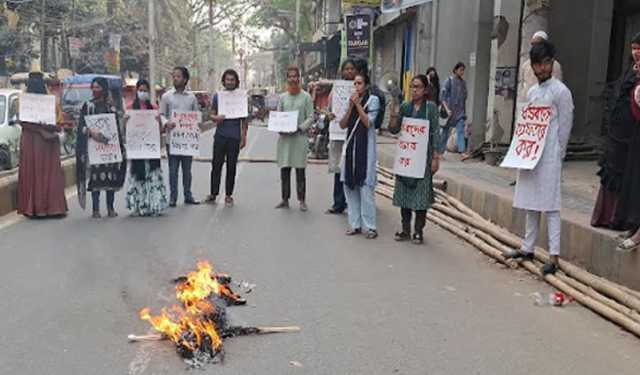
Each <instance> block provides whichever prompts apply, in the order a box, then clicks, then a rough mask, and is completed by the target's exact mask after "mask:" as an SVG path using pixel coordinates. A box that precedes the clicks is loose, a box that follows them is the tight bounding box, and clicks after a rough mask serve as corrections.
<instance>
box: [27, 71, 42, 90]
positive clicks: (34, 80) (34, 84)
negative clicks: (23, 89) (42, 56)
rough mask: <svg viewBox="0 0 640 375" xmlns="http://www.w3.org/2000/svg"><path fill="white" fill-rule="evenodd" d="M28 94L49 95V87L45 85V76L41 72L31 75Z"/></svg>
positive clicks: (28, 82) (28, 80) (28, 81)
mask: <svg viewBox="0 0 640 375" xmlns="http://www.w3.org/2000/svg"><path fill="white" fill-rule="evenodd" d="M27 92H28V93H29V94H47V87H46V86H45V84H44V74H42V73H39V72H31V73H29V78H28V79H27Z"/></svg>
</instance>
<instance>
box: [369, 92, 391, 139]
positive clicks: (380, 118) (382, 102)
mask: <svg viewBox="0 0 640 375" xmlns="http://www.w3.org/2000/svg"><path fill="white" fill-rule="evenodd" d="M371 94H372V95H375V96H377V97H378V99H379V100H380V109H379V110H378V116H377V117H376V121H375V122H374V124H373V125H374V126H375V128H376V129H380V128H381V127H382V122H383V121H384V114H385V111H386V109H387V100H386V97H385V96H384V93H383V92H382V91H381V90H380V88H379V87H378V86H377V85H373V86H371Z"/></svg>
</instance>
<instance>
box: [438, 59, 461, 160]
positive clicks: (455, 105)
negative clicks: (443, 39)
mask: <svg viewBox="0 0 640 375" xmlns="http://www.w3.org/2000/svg"><path fill="white" fill-rule="evenodd" d="M465 69H466V67H465V65H464V63H462V62H459V63H457V64H456V65H455V66H454V67H453V75H451V76H450V77H449V78H447V80H446V81H445V82H444V87H443V88H442V93H441V95H440V100H441V101H442V102H443V103H444V105H445V108H448V109H449V110H450V112H451V113H450V114H449V122H448V123H447V126H445V127H444V129H443V132H442V137H441V138H440V147H438V152H439V153H440V154H444V151H445V149H446V147H447V141H448V139H449V133H450V132H451V128H455V129H456V145H457V148H458V153H460V154H463V158H465V157H466V154H465V151H466V149H467V146H466V142H465V121H466V120H467V112H466V106H467V104H466V103H467V83H466V82H465V81H464V72H465Z"/></svg>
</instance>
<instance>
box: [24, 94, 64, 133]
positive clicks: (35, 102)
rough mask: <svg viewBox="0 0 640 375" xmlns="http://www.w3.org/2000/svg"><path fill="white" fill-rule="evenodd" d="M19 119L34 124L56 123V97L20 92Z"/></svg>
mask: <svg viewBox="0 0 640 375" xmlns="http://www.w3.org/2000/svg"><path fill="white" fill-rule="evenodd" d="M18 108H19V109H18V113H19V116H20V118H19V120H20V121H24V122H32V123H35V124H47V125H55V124H56V97H55V96H53V95H42V94H20V100H19V101H18Z"/></svg>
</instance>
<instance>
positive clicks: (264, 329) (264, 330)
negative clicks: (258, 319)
mask: <svg viewBox="0 0 640 375" xmlns="http://www.w3.org/2000/svg"><path fill="white" fill-rule="evenodd" d="M256 328H257V329H258V331H259V333H293V332H300V330H301V328H300V327H299V326H285V327H256Z"/></svg>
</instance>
